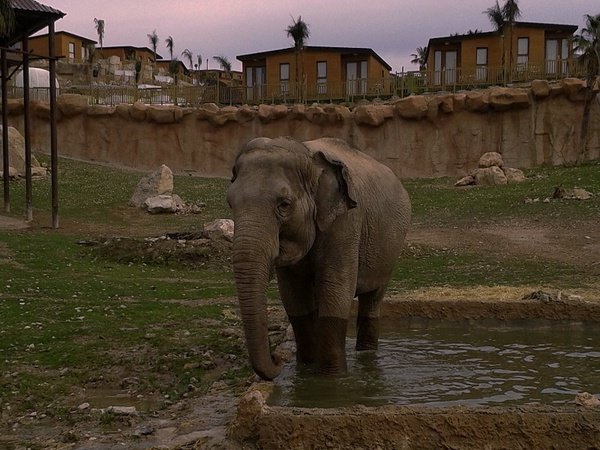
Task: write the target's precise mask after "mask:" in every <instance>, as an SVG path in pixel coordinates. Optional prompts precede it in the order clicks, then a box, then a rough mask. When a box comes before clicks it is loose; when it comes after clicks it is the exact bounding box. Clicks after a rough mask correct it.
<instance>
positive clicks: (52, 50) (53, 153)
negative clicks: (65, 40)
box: [48, 22, 58, 229]
mask: <svg viewBox="0 0 600 450" xmlns="http://www.w3.org/2000/svg"><path fill="white" fill-rule="evenodd" d="M54 39H55V37H54V22H50V24H49V25H48V54H49V56H50V60H49V61H48V65H49V69H50V170H51V171H52V228H55V229H56V228H58V150H57V147H58V143H57V141H58V140H57V137H56V131H57V130H56V45H55V43H54Z"/></svg>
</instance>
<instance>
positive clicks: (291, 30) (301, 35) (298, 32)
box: [285, 16, 310, 97]
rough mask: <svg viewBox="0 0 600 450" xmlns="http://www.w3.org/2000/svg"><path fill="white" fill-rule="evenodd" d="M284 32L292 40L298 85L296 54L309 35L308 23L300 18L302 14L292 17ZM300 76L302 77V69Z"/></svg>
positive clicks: (302, 48)
mask: <svg viewBox="0 0 600 450" xmlns="http://www.w3.org/2000/svg"><path fill="white" fill-rule="evenodd" d="M285 32H286V33H287V37H291V38H292V39H293V40H294V53H295V59H296V71H295V73H296V79H295V82H296V86H298V81H299V80H300V78H299V73H298V69H299V68H298V56H299V54H300V53H301V52H302V50H304V42H305V41H306V40H307V39H308V37H309V36H310V31H309V29H308V24H307V23H306V22H304V21H303V20H302V16H298V19H294V18H293V17H292V24H291V25H289V26H288V27H287V28H286V30H285ZM303 69H304V68H303ZM302 78H304V70H303V73H302ZM300 97H302V90H300Z"/></svg>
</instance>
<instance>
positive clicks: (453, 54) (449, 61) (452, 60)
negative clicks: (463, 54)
mask: <svg viewBox="0 0 600 450" xmlns="http://www.w3.org/2000/svg"><path fill="white" fill-rule="evenodd" d="M445 56H446V66H445V68H446V84H454V83H455V82H456V63H457V62H458V52H457V51H456V50H452V51H448V52H446V55H445Z"/></svg>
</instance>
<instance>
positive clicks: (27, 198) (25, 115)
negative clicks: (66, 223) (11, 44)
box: [21, 37, 33, 220]
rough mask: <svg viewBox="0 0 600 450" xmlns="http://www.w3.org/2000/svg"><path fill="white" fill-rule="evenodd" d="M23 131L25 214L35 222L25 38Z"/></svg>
mask: <svg viewBox="0 0 600 450" xmlns="http://www.w3.org/2000/svg"><path fill="white" fill-rule="evenodd" d="M21 45H22V46H23V106H24V108H25V109H24V111H23V129H24V134H25V136H24V138H25V214H26V217H27V220H33V210H32V208H31V197H32V195H31V120H30V112H29V55H28V53H27V52H28V51H29V40H28V39H27V37H24V38H23V41H22V43H21Z"/></svg>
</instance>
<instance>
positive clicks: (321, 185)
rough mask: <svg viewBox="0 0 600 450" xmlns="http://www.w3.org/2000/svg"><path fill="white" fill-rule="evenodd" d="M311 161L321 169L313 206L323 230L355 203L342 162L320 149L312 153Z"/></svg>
mask: <svg viewBox="0 0 600 450" xmlns="http://www.w3.org/2000/svg"><path fill="white" fill-rule="evenodd" d="M313 161H314V163H315V165H316V166H317V167H318V168H319V169H321V173H320V175H319V179H318V182H317V189H316V193H315V206H316V221H317V226H318V227H319V230H321V231H324V230H326V229H327V228H329V226H330V225H331V224H332V223H333V221H334V220H335V219H336V218H337V217H339V216H341V215H342V214H345V213H346V212H348V210H349V209H352V208H356V206H357V203H356V201H355V200H354V199H353V198H351V196H350V193H349V192H350V190H349V186H350V174H349V172H348V168H347V167H346V166H345V165H344V163H342V162H341V161H337V160H335V159H330V158H328V157H327V156H326V155H325V154H324V153H323V152H320V151H319V152H316V153H314V155H313Z"/></svg>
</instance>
